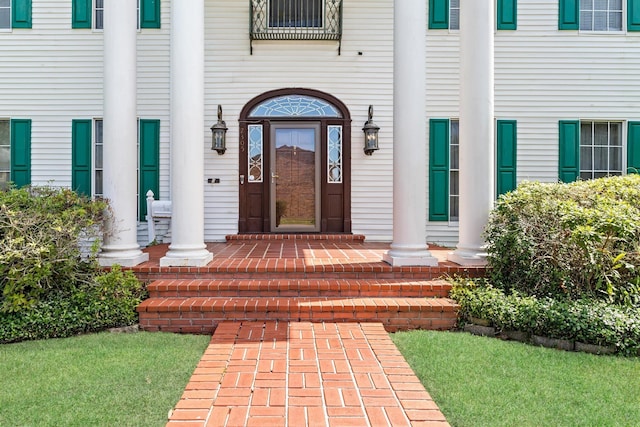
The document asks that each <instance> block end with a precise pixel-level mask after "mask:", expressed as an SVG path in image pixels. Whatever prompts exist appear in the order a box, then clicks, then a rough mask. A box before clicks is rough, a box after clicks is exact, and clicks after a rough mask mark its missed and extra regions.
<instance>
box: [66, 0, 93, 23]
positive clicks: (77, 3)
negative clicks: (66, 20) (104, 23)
mask: <svg viewBox="0 0 640 427" xmlns="http://www.w3.org/2000/svg"><path fill="white" fill-rule="evenodd" d="M91 12H92V7H91V0H71V28H91Z"/></svg>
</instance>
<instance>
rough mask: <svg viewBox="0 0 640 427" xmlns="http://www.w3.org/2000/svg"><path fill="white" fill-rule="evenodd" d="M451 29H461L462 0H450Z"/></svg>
mask: <svg viewBox="0 0 640 427" xmlns="http://www.w3.org/2000/svg"><path fill="white" fill-rule="evenodd" d="M449 29H450V30H459V29H460V0H450V2H449Z"/></svg>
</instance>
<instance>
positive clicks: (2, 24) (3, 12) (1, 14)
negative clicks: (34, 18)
mask: <svg viewBox="0 0 640 427" xmlns="http://www.w3.org/2000/svg"><path fill="white" fill-rule="evenodd" d="M0 28H11V9H0Z"/></svg>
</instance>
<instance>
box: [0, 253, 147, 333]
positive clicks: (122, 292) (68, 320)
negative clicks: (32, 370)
mask: <svg viewBox="0 0 640 427" xmlns="http://www.w3.org/2000/svg"><path fill="white" fill-rule="evenodd" d="M144 297H145V290H144V287H143V285H142V284H141V283H140V282H139V281H138V279H137V278H136V277H135V276H134V275H133V273H132V272H131V271H126V272H123V271H122V270H121V269H120V268H119V267H117V266H115V267H113V268H112V269H111V271H109V272H106V273H103V274H101V275H99V276H97V277H96V278H95V281H94V282H93V283H90V284H83V285H80V286H79V287H78V288H77V289H75V290H74V291H73V292H72V293H71V294H69V293H65V292H55V293H50V294H49V295H48V298H47V299H46V300H40V301H38V302H37V303H35V305H33V306H32V307H31V308H30V309H28V310H21V311H19V312H11V313H5V314H0V343H7V342H15V341H23V340H29V339H44V338H62V337H68V336H71V335H75V334H79V333H86V332H95V331H100V330H103V329H106V328H111V327H116V326H125V325H132V324H134V323H135V322H136V321H137V314H136V311H135V308H136V306H137V305H138V304H139V303H140V301H142V299H143V298H144Z"/></svg>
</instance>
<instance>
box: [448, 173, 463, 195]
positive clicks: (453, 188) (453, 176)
mask: <svg viewBox="0 0 640 427" xmlns="http://www.w3.org/2000/svg"><path fill="white" fill-rule="evenodd" d="M449 193H450V194H451V195H452V196H457V195H459V194H460V173H459V172H457V171H452V172H450V173H449Z"/></svg>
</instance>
